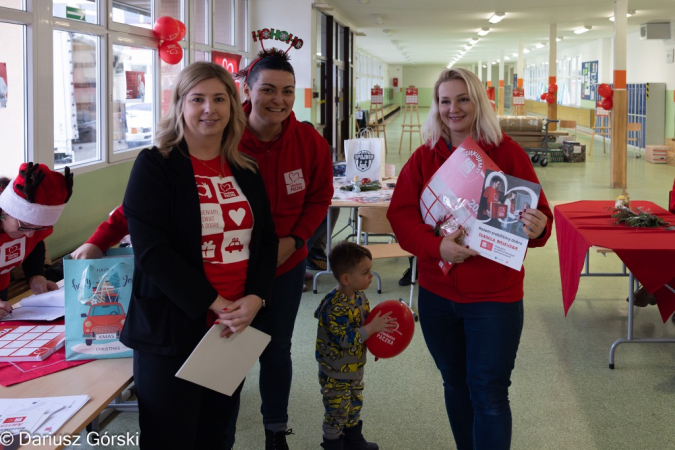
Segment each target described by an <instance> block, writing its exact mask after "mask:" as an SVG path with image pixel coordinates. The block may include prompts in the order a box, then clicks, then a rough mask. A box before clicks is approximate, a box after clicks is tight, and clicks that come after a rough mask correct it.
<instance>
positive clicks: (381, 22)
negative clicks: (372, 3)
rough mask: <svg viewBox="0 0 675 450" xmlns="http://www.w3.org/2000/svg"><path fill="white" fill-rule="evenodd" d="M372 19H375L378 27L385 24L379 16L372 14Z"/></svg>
mask: <svg viewBox="0 0 675 450" xmlns="http://www.w3.org/2000/svg"><path fill="white" fill-rule="evenodd" d="M370 18H371V19H373V22H375V23H376V24H378V25H382V24H383V23H384V19H383V18H382V16H381V15H379V14H371V15H370Z"/></svg>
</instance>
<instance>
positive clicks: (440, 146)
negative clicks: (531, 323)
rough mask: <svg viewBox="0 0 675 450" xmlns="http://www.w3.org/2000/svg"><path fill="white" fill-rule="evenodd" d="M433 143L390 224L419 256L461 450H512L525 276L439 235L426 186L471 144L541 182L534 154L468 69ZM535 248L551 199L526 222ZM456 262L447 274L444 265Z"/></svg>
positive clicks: (435, 112) (428, 319) (422, 293)
mask: <svg viewBox="0 0 675 450" xmlns="http://www.w3.org/2000/svg"><path fill="white" fill-rule="evenodd" d="M424 131H425V135H426V139H427V140H426V143H425V144H424V145H422V146H421V147H420V148H418V149H417V150H416V151H415V152H414V153H413V155H412V156H411V157H410V160H409V161H408V163H407V164H406V165H405V166H404V167H403V169H402V170H401V173H400V176H399V178H398V182H397V184H396V189H395V190H394V194H393V197H392V200H391V205H390V207H389V210H388V213H387V217H388V219H389V222H391V225H392V228H393V229H394V233H395V234H396V237H397V238H398V240H399V242H400V244H401V247H403V248H404V249H405V250H408V251H409V252H411V253H413V254H414V255H416V256H417V257H418V261H419V262H418V264H419V284H420V290H419V299H418V304H419V316H420V323H421V325H422V332H423V334H424V339H425V341H426V344H427V346H428V347H429V351H430V352H431V355H432V356H433V358H434V361H435V362H436V366H437V367H438V369H439V370H440V371H441V375H442V377H443V385H444V388H445V405H446V410H447V413H448V418H449V419H450V427H451V428H452V432H453V435H454V438H455V443H456V445H457V448H458V449H459V450H465V449H472V450H477V449H490V450H501V449H508V448H510V444H511V427H512V425H511V409H510V406H509V399H508V388H509V385H510V384H511V371H512V370H513V367H514V363H515V359H516V352H517V350H518V344H519V342H520V335H521V332H522V327H523V300H522V299H523V276H524V272H525V269H524V268H523V269H522V270H520V271H516V270H513V269H510V268H508V267H506V266H503V265H500V264H498V263H496V262H492V261H490V260H488V259H486V258H483V257H480V256H477V253H476V252H475V251H474V250H471V249H468V248H465V247H463V246H461V245H458V244H457V243H455V239H456V238H457V237H458V236H459V232H456V233H454V234H452V235H450V236H447V237H439V236H436V235H435V234H434V230H433V229H432V228H431V227H430V226H429V225H426V224H425V223H424V221H423V219H422V216H421V214H420V206H419V205H420V195H421V193H422V189H423V188H424V185H425V184H426V183H427V181H428V180H429V179H430V178H431V177H432V176H433V175H434V173H435V172H436V171H437V170H438V168H439V167H440V166H441V165H442V164H443V163H444V162H445V161H446V160H447V159H448V157H449V156H450V155H451V154H452V152H453V151H454V150H455V149H456V148H457V146H458V145H460V144H461V143H462V141H463V140H464V139H465V138H466V137H468V136H471V137H472V138H473V139H474V140H475V141H476V142H477V143H478V144H479V145H480V147H481V148H482V149H483V150H484V151H485V153H487V155H488V156H489V157H490V158H491V159H492V160H493V161H494V162H495V163H496V164H497V165H498V166H499V167H500V169H501V170H502V171H503V172H504V173H506V174H508V175H513V176H516V177H518V178H523V179H525V180H529V181H532V182H535V183H538V182H539V181H538V180H537V176H536V174H535V172H534V169H533V168H532V164H531V163H530V161H529V159H528V157H527V154H526V153H525V152H524V151H523V149H522V148H521V147H520V146H519V145H518V144H517V143H515V142H514V141H513V140H511V138H509V137H508V136H507V135H505V134H503V133H502V132H501V130H500V128H499V122H498V120H497V117H496V115H495V113H494V111H493V109H492V107H491V106H490V102H489V101H488V98H487V95H486V92H485V88H484V87H483V85H482V83H481V82H480V80H478V77H476V75H474V74H473V73H472V72H469V71H467V70H465V69H448V70H444V71H443V72H442V73H441V76H440V78H439V79H438V81H436V84H435V85H434V93H433V103H432V106H431V110H430V112H429V116H428V118H427V121H426V123H425V125H424ZM520 220H521V222H522V227H523V232H524V233H525V234H527V236H528V237H529V238H530V240H529V243H528V247H541V246H543V245H544V244H545V243H546V241H547V240H548V238H549V236H550V234H551V226H552V220H553V217H552V214H551V210H550V208H549V207H548V202H547V200H546V196H545V195H544V193H543V191H542V193H541V195H540V197H539V204H538V205H537V209H533V208H529V209H527V210H525V211H524V212H523V213H522V215H521V219H520ZM441 259H443V260H445V261H449V262H452V263H454V264H453V266H452V268H451V270H450V272H449V273H448V274H447V275H443V272H442V271H441V269H440V268H439V267H438V262H439V261H440V260H441Z"/></svg>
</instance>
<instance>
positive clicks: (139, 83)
mask: <svg viewBox="0 0 675 450" xmlns="http://www.w3.org/2000/svg"><path fill="white" fill-rule="evenodd" d="M125 75H126V78H127V97H126V98H127V99H139V100H140V101H141V102H144V101H145V73H144V72H138V71H132V70H128V71H126V72H125Z"/></svg>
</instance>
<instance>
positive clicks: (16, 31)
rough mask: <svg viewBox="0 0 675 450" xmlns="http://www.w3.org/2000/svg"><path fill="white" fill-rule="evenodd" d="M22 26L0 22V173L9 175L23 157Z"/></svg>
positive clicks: (24, 110) (23, 37)
mask: <svg viewBox="0 0 675 450" xmlns="http://www.w3.org/2000/svg"><path fill="white" fill-rule="evenodd" d="M25 29H26V27H25V26H23V25H15V24H11V23H3V22H0V42H2V43H3V49H2V56H0V136H2V149H1V150H0V154H2V157H1V158H0V176H6V177H10V178H11V177H13V176H14V175H15V171H16V168H17V167H19V165H20V164H21V163H22V162H23V161H25V160H26V158H27V155H26V148H27V146H26V82H25V71H24V65H25V50H24V49H25Z"/></svg>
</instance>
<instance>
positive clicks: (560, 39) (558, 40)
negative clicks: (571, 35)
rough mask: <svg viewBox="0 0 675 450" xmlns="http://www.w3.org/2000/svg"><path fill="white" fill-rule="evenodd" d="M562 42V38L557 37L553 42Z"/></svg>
mask: <svg viewBox="0 0 675 450" xmlns="http://www.w3.org/2000/svg"><path fill="white" fill-rule="evenodd" d="M562 40H563V38H562V37H561V36H558V37H557V38H555V41H556V42H560V41H562Z"/></svg>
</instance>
